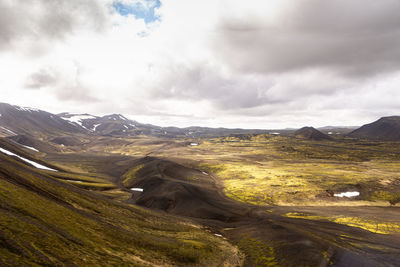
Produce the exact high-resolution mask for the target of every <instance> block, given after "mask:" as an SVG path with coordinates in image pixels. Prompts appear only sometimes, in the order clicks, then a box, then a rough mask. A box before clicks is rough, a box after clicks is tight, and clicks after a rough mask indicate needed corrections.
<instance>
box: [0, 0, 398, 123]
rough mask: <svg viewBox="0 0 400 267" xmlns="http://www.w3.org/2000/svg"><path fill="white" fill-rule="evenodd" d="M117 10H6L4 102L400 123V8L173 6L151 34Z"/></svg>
mask: <svg viewBox="0 0 400 267" xmlns="http://www.w3.org/2000/svg"><path fill="white" fill-rule="evenodd" d="M119 2H122V3H124V4H129V5H133V6H134V5H136V3H141V4H142V6H144V7H145V8H148V9H150V8H153V7H154V5H155V1H144V0H122V1H119ZM112 3H113V1H112V0H101V1H100V0H99V1H95V0H86V1H67V2H65V1H48V0H40V1H33V2H26V1H22V0H21V1H6V0H0V10H1V11H0V12H1V13H0V41H1V42H0V72H1V73H2V76H1V77H0V93H1V94H2V100H1V101H4V102H11V103H13V104H21V105H24V106H36V107H39V108H43V109H49V111H53V112H61V111H76V112H92V113H98V114H104V113H114V112H118V113H124V114H127V115H129V116H131V117H132V118H137V120H140V119H143V120H144V121H145V122H149V123H159V124H162V125H168V124H169V125H180V126H184V125H186V126H189V125H192V124H197V125H207V126H225V127H227V126H231V127H239V126H240V127H253V128H266V127H274V128H275V127H289V126H301V125H306V124H307V125H309V124H314V125H316V126H319V125H324V124H361V123H364V122H366V120H370V119H371V120H372V119H374V118H375V117H376V116H382V115H391V114H395V113H399V112H400V106H398V105H397V104H396V103H395V102H396V101H395V99H399V98H398V97H399V95H398V93H397V92H398V90H397V88H398V85H399V84H400V81H399V78H398V77H399V75H398V73H397V72H396V70H397V69H398V67H399V65H400V54H399V53H398V49H397V44H398V43H399V41H400V38H399V37H400V35H398V31H397V29H398V28H399V26H400V19H399V16H398V13H399V12H398V11H400V7H399V5H400V4H399V3H398V1H395V0H383V1H380V2H379V5H378V4H376V1H372V0H367V1H361V0H354V1H345V0H340V1H330V2H326V1H324V2H320V1H317V0H299V1H296V2H295V3H294V2H293V1H289V0H279V1H278V0H270V1H262V0H252V1H247V2H243V1H235V2H232V1H228V0H224V1H212V0H208V1H196V0H191V1H189V0H187V1H178V0H168V1H162V5H161V6H160V8H158V9H157V10H156V13H157V15H159V16H160V18H161V20H160V21H155V22H153V23H149V24H145V22H144V20H143V19H136V18H135V17H134V16H133V15H129V16H121V15H119V14H118V13H117V12H116V11H115V10H113V7H112ZM17 7H18V9H17ZM20 12H21V13H22V14H24V17H23V18H21V16H17V13H20ZM32 88H34V89H36V90H29V89H32ZM368 107H372V108H368Z"/></svg>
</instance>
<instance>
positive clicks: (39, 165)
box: [0, 147, 57, 172]
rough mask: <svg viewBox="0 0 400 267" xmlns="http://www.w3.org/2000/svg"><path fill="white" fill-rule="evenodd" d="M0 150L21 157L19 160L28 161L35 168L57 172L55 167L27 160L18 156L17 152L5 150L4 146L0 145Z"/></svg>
mask: <svg viewBox="0 0 400 267" xmlns="http://www.w3.org/2000/svg"><path fill="white" fill-rule="evenodd" d="M0 152H2V153H4V154H6V155H9V156H15V157H17V158H19V159H21V160H23V161H25V162H28V163H29V164H31V165H33V166H34V167H35V168H38V169H43V170H48V171H53V172H57V170H55V169H52V168H49V167H46V166H44V165H42V164H39V163H37V162H34V161H32V160H29V159H26V158H23V157H21V156H18V155H17V154H14V153H13V152H10V151H8V150H6V149H4V148H1V147H0Z"/></svg>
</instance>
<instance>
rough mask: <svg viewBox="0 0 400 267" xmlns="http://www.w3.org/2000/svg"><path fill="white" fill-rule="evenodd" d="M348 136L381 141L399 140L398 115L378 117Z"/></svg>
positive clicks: (399, 120)
mask: <svg viewBox="0 0 400 267" xmlns="http://www.w3.org/2000/svg"><path fill="white" fill-rule="evenodd" d="M349 136H351V137H357V138H366V139H374V140H383V141H400V116H391V117H383V118H380V119H379V120H377V121H375V122H372V123H369V124H366V125H363V126H361V127H360V128H358V129H356V130H354V131H353V132H351V133H350V134H349Z"/></svg>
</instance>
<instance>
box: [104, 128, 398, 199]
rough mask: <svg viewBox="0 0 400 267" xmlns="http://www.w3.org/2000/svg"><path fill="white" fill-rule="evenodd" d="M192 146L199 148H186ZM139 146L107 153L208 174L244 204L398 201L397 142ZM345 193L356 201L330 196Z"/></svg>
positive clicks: (258, 138) (225, 140)
mask: <svg viewBox="0 0 400 267" xmlns="http://www.w3.org/2000/svg"><path fill="white" fill-rule="evenodd" d="M193 141H195V142H197V143H199V145H198V146H190V145H189V144H190V142H193ZM143 143H144V141H143V140H139V141H136V142H133V143H132V145H128V146H124V147H118V148H117V147H115V149H110V151H113V152H118V153H122V154H126V155H130V154H132V153H133V152H132V151H135V152H134V154H135V155H138V156H145V155H147V154H151V155H154V156H159V157H164V158H168V159H173V160H175V161H177V162H181V163H184V164H186V165H191V166H194V167H196V168H198V169H201V170H203V171H205V172H210V173H212V174H213V175H215V176H218V177H219V178H220V179H221V180H222V182H223V186H224V190H225V193H226V195H227V196H229V197H231V198H233V199H236V200H239V201H242V202H246V203H251V204H256V205H271V204H272V205H329V206H332V205H351V206H353V205H380V206H387V205H390V202H391V203H392V204H393V203H394V204H395V202H397V201H396V200H397V199H399V198H400V190H399V185H400V175H399V174H400V142H374V141H362V140H355V139H343V138H341V139H338V140H336V141H322V142H321V141H319V142H318V141H311V140H303V139H297V138H293V137H285V136H274V135H246V136H238V137H222V138H211V139H208V138H204V139H197V140H185V141H178V140H177V141H175V142H170V143H156V142H153V143H151V142H149V143H148V144H149V145H150V146H145V147H142V144H143ZM150 148H151V149H152V151H153V152H149V149H150ZM346 191H358V192H360V196H358V197H355V198H338V197H333V196H332V195H333V193H339V192H346Z"/></svg>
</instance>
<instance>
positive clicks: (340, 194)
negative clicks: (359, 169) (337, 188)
mask: <svg viewBox="0 0 400 267" xmlns="http://www.w3.org/2000/svg"><path fill="white" fill-rule="evenodd" d="M359 195H360V192H357V191H353V192H342V193H339V194H334V196H335V197H356V196H359Z"/></svg>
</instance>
